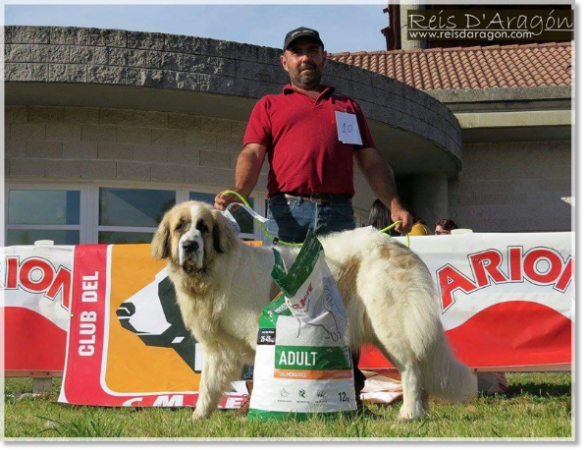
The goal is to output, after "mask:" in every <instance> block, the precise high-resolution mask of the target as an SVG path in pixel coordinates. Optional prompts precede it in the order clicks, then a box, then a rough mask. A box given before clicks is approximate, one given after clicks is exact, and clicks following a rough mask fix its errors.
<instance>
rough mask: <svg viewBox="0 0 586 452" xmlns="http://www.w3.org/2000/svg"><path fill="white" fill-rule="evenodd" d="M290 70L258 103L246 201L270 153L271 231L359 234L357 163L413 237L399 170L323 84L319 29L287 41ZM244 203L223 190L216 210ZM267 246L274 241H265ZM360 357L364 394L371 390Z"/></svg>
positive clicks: (356, 114)
mask: <svg viewBox="0 0 586 452" xmlns="http://www.w3.org/2000/svg"><path fill="white" fill-rule="evenodd" d="M280 59H281V64H282V65H283V69H284V70H285V71H287V73H288V74H289V79H290V84H288V85H286V86H285V87H284V88H283V92H282V93H281V94H279V95H267V96H264V97H263V98H261V99H260V100H259V101H258V102H257V104H256V105H255V107H254V109H253V110H252V113H251V115H250V120H249V122H248V126H247V128H246V132H245V134H244V149H243V150H242V151H241V153H240V155H239V156H238V160H237V162H236V175H235V187H234V188H233V190H234V191H236V192H238V193H240V194H241V195H242V196H244V197H245V198H247V197H248V196H249V195H250V193H251V192H252V190H253V189H254V187H255V186H256V183H257V181H258V176H259V173H260V170H261V167H262V165H263V162H264V159H265V157H266V156H267V155H268V159H269V163H270V170H269V177H268V186H267V189H268V198H269V209H268V218H269V222H268V223H267V230H268V232H269V233H270V234H272V235H273V236H274V237H277V238H278V239H280V240H282V241H285V242H295V243H301V242H303V240H304V239H305V236H306V235H307V232H308V231H309V230H314V231H315V232H316V234H325V233H329V232H337V231H343V230H347V229H354V227H355V223H354V211H353V208H352V202H351V199H352V196H353V195H354V181H353V162H354V161H356V163H357V164H358V166H359V168H360V169H361V171H362V172H363V174H364V175H365V177H366V178H367V179H368V182H369V184H370V187H371V188H372V191H373V192H374V194H375V195H376V197H377V198H378V199H380V200H381V201H382V202H383V203H384V204H385V205H386V206H388V207H389V208H390V211H391V219H392V221H393V222H395V221H398V220H400V221H401V223H400V224H398V225H397V226H396V227H395V229H396V230H397V231H398V232H409V231H410V229H411V223H412V218H411V215H410V214H409V212H408V211H407V210H405V209H404V208H403V206H402V205H401V202H400V200H399V196H398V194H397V187H396V185H395V180H394V175H393V171H392V170H391V168H390V167H389V165H388V164H387V163H386V161H385V160H384V159H383V158H382V157H381V155H380V154H379V152H378V151H377V150H376V147H375V144H374V140H373V138H372V135H371V133H370V129H369V128H368V124H367V123H366V119H365V118H364V115H363V114H362V110H361V109H360V107H359V106H358V104H357V103H356V102H355V101H353V100H352V99H350V98H349V97H346V96H342V95H338V94H334V88H332V87H330V86H325V85H322V84H321V76H322V71H323V68H324V65H325V64H326V59H327V53H326V51H325V50H324V44H323V42H322V40H321V38H320V36H319V33H318V32H317V31H316V30H312V29H310V28H307V27H300V28H297V29H295V30H292V31H290V32H289V33H287V35H286V36H285V42H284V45H283V54H282V55H281V57H280ZM232 202H239V199H238V198H237V197H236V196H234V195H226V196H223V195H222V193H219V194H218V195H217V196H216V199H215V207H216V208H217V209H220V210H224V209H225V208H226V207H227V206H228V205H229V204H230V203H232ZM265 243H270V241H267V240H266V239H265ZM358 358H359V354H358V355H355V356H354V362H355V380H356V391H357V397H359V393H360V390H361V389H362V388H363V387H364V380H365V378H364V376H363V375H362V373H361V372H360V371H359V370H358V367H357V363H358Z"/></svg>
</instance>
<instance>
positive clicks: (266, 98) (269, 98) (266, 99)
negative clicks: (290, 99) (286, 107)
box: [257, 93, 284, 105]
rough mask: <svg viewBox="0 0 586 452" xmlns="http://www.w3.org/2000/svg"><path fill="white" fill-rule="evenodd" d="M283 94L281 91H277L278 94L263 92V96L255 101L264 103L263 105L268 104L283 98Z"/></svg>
mask: <svg viewBox="0 0 586 452" xmlns="http://www.w3.org/2000/svg"><path fill="white" fill-rule="evenodd" d="M283 97H284V94H283V93H278V94H265V95H264V96H262V97H261V98H260V99H259V100H258V102H257V103H259V104H264V105H270V104H273V103H275V102H278V101H279V100H281V99H283Z"/></svg>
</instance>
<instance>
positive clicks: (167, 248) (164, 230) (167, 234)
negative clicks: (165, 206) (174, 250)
mask: <svg viewBox="0 0 586 452" xmlns="http://www.w3.org/2000/svg"><path fill="white" fill-rule="evenodd" d="M170 239H171V225H170V218H169V213H167V214H165V216H164V217H163V220H162V221H161V223H160V224H159V228H158V229H157V232H155V235H154V236H153V240H152V241H151V256H152V257H153V259H159V260H161V259H167V258H168V257H171V240H170Z"/></svg>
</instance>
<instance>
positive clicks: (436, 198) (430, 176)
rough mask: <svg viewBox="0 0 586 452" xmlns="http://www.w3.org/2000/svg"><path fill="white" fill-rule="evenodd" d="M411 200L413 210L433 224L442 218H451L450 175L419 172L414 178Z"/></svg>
mask: <svg viewBox="0 0 586 452" xmlns="http://www.w3.org/2000/svg"><path fill="white" fill-rule="evenodd" d="M411 201H412V206H413V211H414V212H415V214H416V215H418V216H419V217H420V218H422V219H424V220H425V221H426V222H427V225H428V226H429V227H430V228H431V230H433V225H434V224H435V222H436V221H437V220H439V219H440V218H449V215H450V202H449V198H448V176H447V175H446V174H444V173H425V174H418V175H416V176H413V178H412V193H411Z"/></svg>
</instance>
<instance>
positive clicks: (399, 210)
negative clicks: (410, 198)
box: [354, 148, 413, 233]
mask: <svg viewBox="0 0 586 452" xmlns="http://www.w3.org/2000/svg"><path fill="white" fill-rule="evenodd" d="M354 158H355V159H356V162H357V163H358V166H359V167H360V170H361V171H362V174H364V176H365V177H366V180H368V183H369V185H370V188H371V189H372V191H373V192H374V194H375V196H376V197H377V198H378V199H380V200H381V201H382V202H383V203H384V204H385V205H386V206H387V207H388V208H389V210H390V211H391V220H392V221H393V222H395V221H399V220H401V223H399V224H398V225H397V226H395V230H397V231H398V232H404V233H407V232H409V231H410V230H411V225H412V224H413V218H412V217H411V214H410V213H409V212H408V211H407V210H405V209H404V208H403V206H402V204H401V200H400V199H399V194H398V192H397V185H396V184H395V176H394V173H393V170H392V168H391V167H390V166H389V164H388V163H387V162H386V161H385V160H384V159H383V158H382V156H381V155H380V154H379V152H378V151H377V150H376V149H375V148H364V149H360V150H358V151H356V152H355V153H354Z"/></svg>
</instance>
